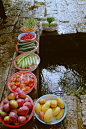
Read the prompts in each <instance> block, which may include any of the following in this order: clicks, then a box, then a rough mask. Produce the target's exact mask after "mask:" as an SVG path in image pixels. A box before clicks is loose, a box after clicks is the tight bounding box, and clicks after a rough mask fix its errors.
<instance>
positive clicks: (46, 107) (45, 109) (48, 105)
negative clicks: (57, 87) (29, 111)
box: [42, 102, 50, 113]
mask: <svg viewBox="0 0 86 129" xmlns="http://www.w3.org/2000/svg"><path fill="white" fill-rule="evenodd" d="M49 107H50V102H46V103H45V104H44V105H43V106H42V111H43V112H44V113H45V112H46V111H47V110H48V109H49Z"/></svg>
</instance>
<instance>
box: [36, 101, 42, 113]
mask: <svg viewBox="0 0 86 129" xmlns="http://www.w3.org/2000/svg"><path fill="white" fill-rule="evenodd" d="M41 109H42V106H41V105H40V103H36V105H35V112H36V113H37V114H39V112H40V111H41Z"/></svg>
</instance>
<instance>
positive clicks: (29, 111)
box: [0, 90, 34, 128]
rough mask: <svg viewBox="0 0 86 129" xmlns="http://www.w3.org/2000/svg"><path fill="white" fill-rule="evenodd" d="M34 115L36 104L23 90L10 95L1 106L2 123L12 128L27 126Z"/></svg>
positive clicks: (0, 118) (0, 117) (0, 119)
mask: <svg viewBox="0 0 86 129" xmlns="http://www.w3.org/2000/svg"><path fill="white" fill-rule="evenodd" d="M33 113H34V102H33V100H32V99H31V97H29V96H28V95H26V94H25V93H24V92H23V91H22V90H19V92H18V93H16V92H15V93H10V94H9V95H8V96H7V97H6V98H5V99H4V100H3V101H2V102H1V104H0V121H1V123H2V124H3V125H5V126H7V127H10V128H16V127H20V126H22V125H24V124H26V123H27V122H28V121H29V120H30V119H31V118H32V116H33Z"/></svg>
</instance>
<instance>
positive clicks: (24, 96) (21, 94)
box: [18, 90, 26, 98]
mask: <svg viewBox="0 0 86 129" xmlns="http://www.w3.org/2000/svg"><path fill="white" fill-rule="evenodd" d="M18 95H19V97H21V98H26V94H25V92H24V91H22V90H19V91H18Z"/></svg>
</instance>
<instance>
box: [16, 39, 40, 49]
mask: <svg viewBox="0 0 86 129" xmlns="http://www.w3.org/2000/svg"><path fill="white" fill-rule="evenodd" d="M37 45H38V44H37V41H33V40H29V41H19V43H18V44H17V49H18V50H19V51H22V52H26V51H31V50H33V49H36V47H37Z"/></svg>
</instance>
